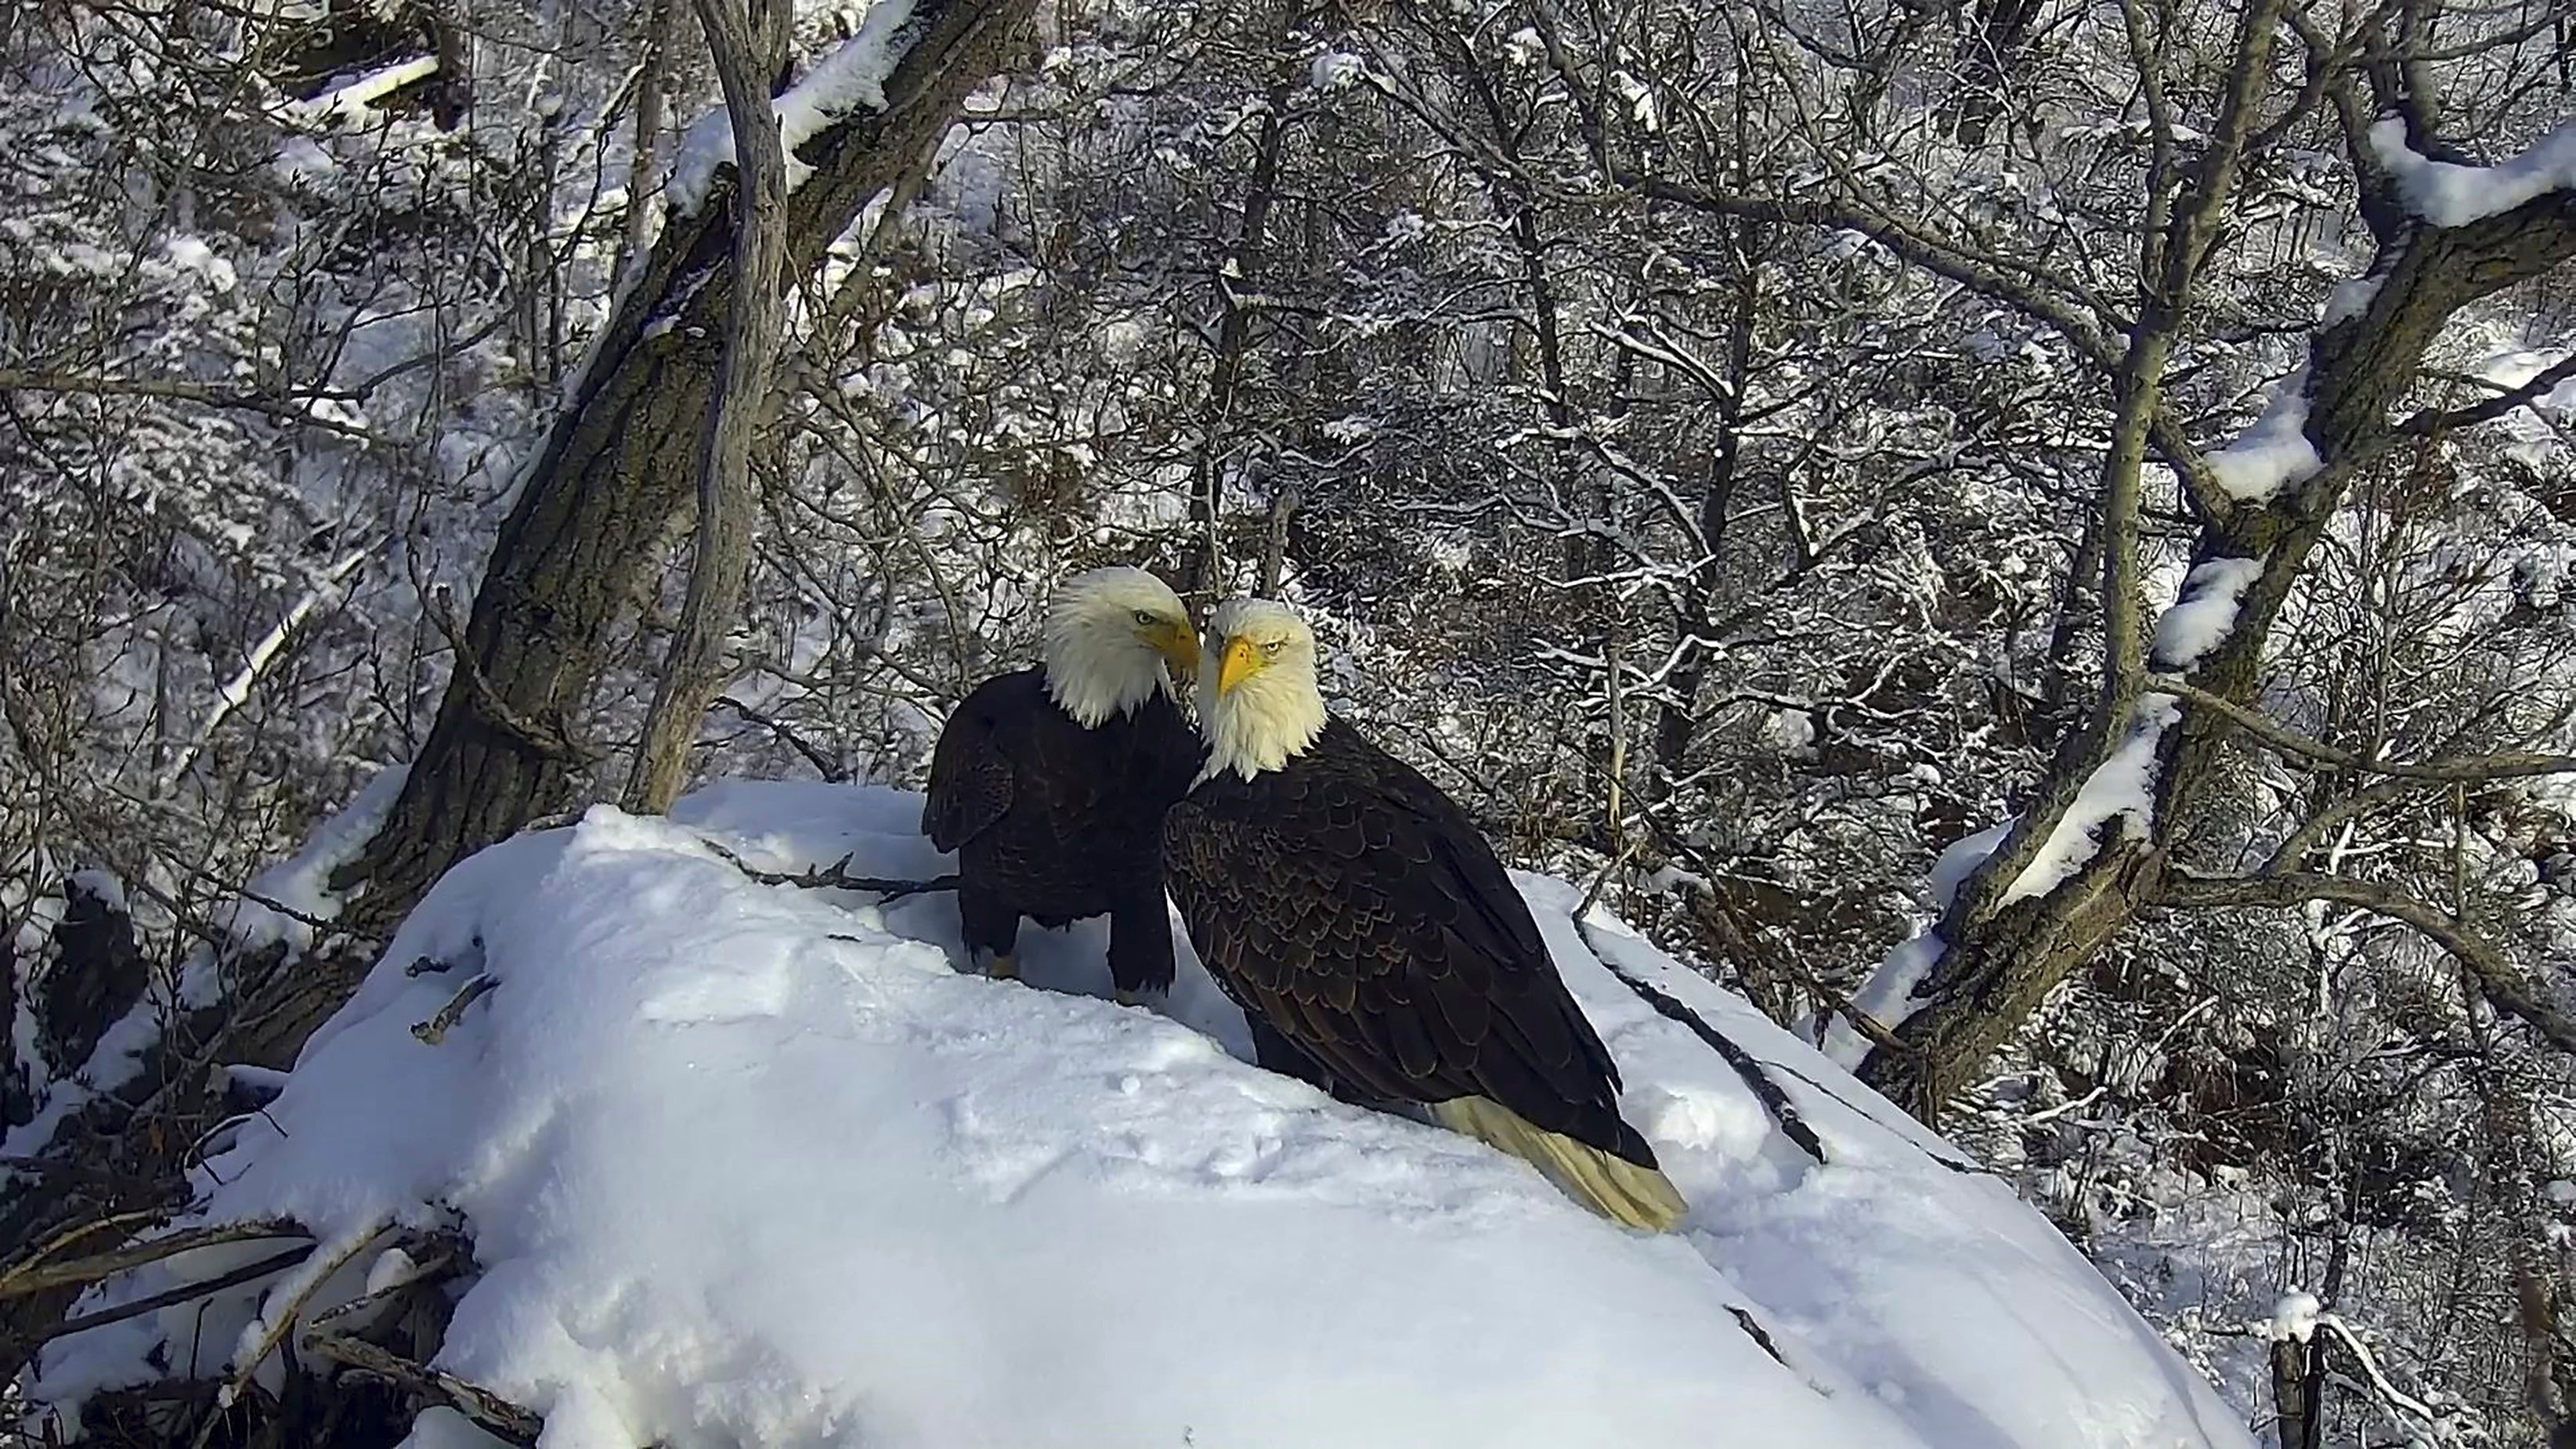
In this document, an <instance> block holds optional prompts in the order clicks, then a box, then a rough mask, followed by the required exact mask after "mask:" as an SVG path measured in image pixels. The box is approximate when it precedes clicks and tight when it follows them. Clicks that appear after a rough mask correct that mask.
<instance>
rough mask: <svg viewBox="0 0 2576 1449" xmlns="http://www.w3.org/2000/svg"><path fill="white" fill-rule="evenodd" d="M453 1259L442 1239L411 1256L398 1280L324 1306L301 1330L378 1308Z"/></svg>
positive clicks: (428, 1278)
mask: <svg viewBox="0 0 2576 1449" xmlns="http://www.w3.org/2000/svg"><path fill="white" fill-rule="evenodd" d="M456 1259H457V1250H456V1248H455V1247H454V1246H453V1245H452V1244H449V1243H444V1242H442V1243H440V1244H439V1245H438V1246H437V1247H436V1248H434V1249H433V1250H432V1251H431V1252H430V1254H429V1255H428V1256H427V1257H424V1258H416V1259H414V1260H413V1261H412V1270H411V1271H410V1272H409V1273H406V1274H404V1275H403V1277H402V1281H400V1282H398V1283H388V1284H386V1285H385V1286H384V1287H382V1288H378V1289H376V1290H375V1291H373V1292H371V1293H362V1294H360V1295H358V1296H357V1297H355V1298H352V1299H350V1300H349V1301H348V1302H346V1303H343V1304H341V1305H339V1306H338V1307H336V1308H326V1309H324V1310H322V1311H321V1312H319V1313H316V1314H314V1315H313V1317H312V1319H311V1321H309V1322H307V1323H306V1324H305V1325H304V1332H305V1334H306V1335H307V1336H309V1335H311V1334H314V1333H318V1332H320V1331H322V1330H323V1329H326V1328H328V1327H330V1326H331V1325H332V1324H334V1323H337V1322H339V1321H340V1320H342V1319H344V1318H355V1317H357V1316H358V1315H360V1314H363V1313H365V1312H366V1311H367V1310H369V1309H371V1308H379V1307H382V1306H383V1305H385V1304H387V1303H391V1302H392V1301H393V1300H395V1299H397V1298H400V1297H401V1296H402V1295H403V1294H405V1293H407V1292H409V1291H410V1290H412V1289H414V1288H417V1287H419V1286H420V1285H421V1284H423V1283H427V1282H431V1281H433V1280H435V1279H436V1278H437V1277H438V1276H439V1275H440V1274H442V1273H445V1272H446V1271H447V1270H448V1268H450V1267H451V1266H453V1265H454V1264H455V1262H456ZM298 1341H299V1342H301V1341H302V1340H301V1339H299V1340H298Z"/></svg>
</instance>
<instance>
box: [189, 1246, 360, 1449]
mask: <svg viewBox="0 0 2576 1449" xmlns="http://www.w3.org/2000/svg"><path fill="white" fill-rule="evenodd" d="M389 1226H391V1224H390V1223H389V1222H388V1221H387V1220H386V1219H384V1218H381V1217H380V1218H377V1219H376V1220H375V1221H374V1222H373V1223H371V1224H370V1225H369V1226H368V1227H367V1229H366V1231H364V1232H361V1233H356V1234H353V1235H352V1236H351V1237H350V1239H349V1241H348V1242H346V1243H344V1244H342V1245H341V1246H339V1247H337V1248H334V1249H332V1250H331V1256H330V1257H328V1258H325V1259H323V1260H322V1264H321V1266H320V1267H319V1268H316V1269H314V1270H313V1271H312V1273H311V1276H309V1277H308V1278H306V1279H305V1282H304V1286H303V1287H301V1288H298V1289H296V1290H295V1296H294V1297H292V1298H290V1299H288V1300H287V1301H286V1303H285V1306H283V1307H282V1308H279V1309H276V1310H274V1311H271V1312H265V1313H264V1316H265V1317H266V1318H267V1319H268V1331H267V1332H266V1333H263V1334H261V1335H260V1337H259V1343H258V1345H257V1346H256V1347H254V1348H252V1349H251V1351H250V1353H249V1354H247V1355H246V1356H244V1357H243V1359H242V1361H241V1362H240V1363H238V1364H235V1365H233V1375H232V1377H231V1378H230V1379H229V1380H227V1381H226V1382H225V1384H224V1386H223V1387H222V1388H221V1389H219V1390H217V1391H216V1393H215V1412H214V1413H212V1414H209V1415H207V1416H206V1423H205V1427H204V1428H202V1429H199V1430H198V1431H197V1443H196V1449H205V1446H206V1445H207V1444H208V1443H209V1442H211V1441H212V1440H213V1438H214V1434H215V1430H216V1428H217V1427H218V1426H220V1425H221V1424H222V1423H223V1421H224V1415H223V1411H224V1410H226V1409H229V1408H231V1407H232V1406H233V1405H234V1404H236V1403H238V1402H240V1400H241V1392H242V1390H243V1389H245V1388H248V1387H249V1386H250V1380H251V1375H253V1374H255V1373H257V1372H259V1366H260V1365H261V1364H263V1363H266V1362H268V1356H269V1355H270V1354H272V1353H275V1352H276V1351H277V1346H278V1345H279V1344H281V1343H283V1342H285V1341H286V1335H287V1333H288V1332H289V1331H290V1330H292V1329H293V1328H294V1327H295V1320H296V1319H298V1318H300V1317H302V1316H303V1314H304V1305H305V1304H307V1303H310V1302H312V1301H313V1295H314V1294H316V1293H318V1292H320V1291H321V1290H322V1285H323V1284H325V1283H327V1282H329V1281H331V1275H333V1274H334V1273H337V1272H339V1271H340V1270H341V1269H342V1268H345V1267H347V1266H348V1265H349V1264H350V1263H351V1262H353V1261H355V1260H356V1259H357V1256H358V1255H359V1254H360V1253H363V1252H365V1251H366V1250H367V1247H368V1245H369V1244H371V1243H373V1242H375V1240H376V1239H378V1238H380V1237H383V1236H384V1232H385V1229H386V1228H387V1227H389Z"/></svg>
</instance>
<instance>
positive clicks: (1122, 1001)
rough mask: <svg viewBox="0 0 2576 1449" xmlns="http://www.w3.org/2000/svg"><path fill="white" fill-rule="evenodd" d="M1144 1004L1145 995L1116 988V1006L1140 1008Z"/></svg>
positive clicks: (1124, 988)
mask: <svg viewBox="0 0 2576 1449" xmlns="http://www.w3.org/2000/svg"><path fill="white" fill-rule="evenodd" d="M1144 1002H1145V994H1144V993H1143V992H1141V991H1130V990H1128V989H1127V988H1126V987H1124V986H1121V987H1119V988H1118V1004H1119V1005H1120V1006H1141V1005H1143V1004H1144Z"/></svg>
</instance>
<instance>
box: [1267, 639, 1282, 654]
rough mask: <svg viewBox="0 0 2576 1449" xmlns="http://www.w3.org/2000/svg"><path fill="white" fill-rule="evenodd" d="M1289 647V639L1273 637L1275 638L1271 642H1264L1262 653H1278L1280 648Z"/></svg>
mask: <svg viewBox="0 0 2576 1449" xmlns="http://www.w3.org/2000/svg"><path fill="white" fill-rule="evenodd" d="M1287 647H1288V641H1287V640H1285V639H1273V640H1271V641H1270V642H1269V643H1267V644H1264V645H1262V646H1261V652H1262V653H1264V654H1276V653H1278V652H1279V651H1280V650H1282V649H1285V648H1287Z"/></svg>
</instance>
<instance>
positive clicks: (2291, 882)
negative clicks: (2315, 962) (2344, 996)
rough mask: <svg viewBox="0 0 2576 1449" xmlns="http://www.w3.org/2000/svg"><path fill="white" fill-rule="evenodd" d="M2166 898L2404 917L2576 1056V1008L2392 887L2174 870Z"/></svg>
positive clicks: (2190, 903) (2458, 924) (2500, 1000)
mask: <svg viewBox="0 0 2576 1449" xmlns="http://www.w3.org/2000/svg"><path fill="white" fill-rule="evenodd" d="M2162 900H2163V902H2164V903H2165V904H2167V905H2173V906H2181V907H2186V908H2191V909H2206V908H2208V907H2212V906H2295V905H2302V904H2304V903H2306V902H2309V901H2331V902H2333V903H2334V904H2336V905H2345V906H2358V907H2360V908H2361V909H2363V910H2366V911H2370V912H2373V913H2375V914H2378V915H2382V916H2386V917H2388V918H2389V919H2390V920H2392V921H2400V922H2403V923H2404V924H2406V925H2409V926H2412V927H2414V928H2415V929H2416V930H2418V931H2421V932H2422V933H2424V935H2425V937H2426V938H2428V939H2430V940H2431V941H2432V942H2433V943H2434V944H2436V945H2438V946H2440V947H2441V948H2442V949H2443V950H2445V951H2448V952H2449V953H2451V956H2452V958H2453V959H2455V960H2457V961H2458V962H2459V963H2460V964H2461V965H2462V966H2464V967H2467V968H2468V971H2469V974H2470V976H2472V977H2473V978H2475V980H2476V981H2477V985H2478V990H2479V992H2480V993H2481V994H2482V995H2484V996H2485V997H2486V999H2487V1000H2488V1001H2490V1002H2492V1003H2494V1004H2495V1008H2496V1010H2498V1011H2501V1012H2503V1013H2505V1014H2506V1015H2508V1016H2511V1017H2514V1018H2515V1019H2517V1020H2519V1021H2521V1022H2523V1023H2524V1024H2525V1025H2527V1026H2529V1027H2531V1028H2532V1029H2533V1030H2535V1031H2537V1032H2539V1033H2540V1034H2541V1035H2542V1036H2543V1037H2545V1038H2547V1039H2548V1041H2549V1044H2550V1045H2552V1046H2554V1047H2556V1048H2558V1049H2559V1050H2560V1051H2562V1052H2567V1053H2569V1054H2571V1055H2576V1013H2570V1012H2569V1011H2568V1010H2567V1009H2566V1008H2565V1007H2562V1006H2559V1005H2557V1004H2555V1003H2553V1002H2551V1001H2549V1000H2548V999H2547V998H2546V997H2544V996H2543V995H2541V993H2540V990H2539V988H2538V987H2536V986H2535V985H2534V984H2533V983H2532V982H2530V981H2529V980H2527V979H2525V977H2524V976H2523V974H2522V972H2521V970H2520V969H2518V968H2517V967H2515V965H2514V964H2513V962H2512V961H2511V960H2509V959H2508V958H2507V957H2506V956H2505V954H2504V952H2503V950H2502V949H2501V948H2499V947H2498V946H2497V945H2496V944H2495V943H2494V942H2492V941H2490V940H2488V939H2487V938H2486V937H2484V936H2482V935H2480V934H2479V933H2478V932H2477V931H2475V930H2474V929H2472V928H2471V927H2470V926H2469V925H2468V924H2467V923H2465V922H2463V921H2461V920H2460V919H2459V918H2458V917H2457V916H2454V915H2452V914H2450V913H2449V912H2447V911H2444V910H2442V909H2440V908H2439V907H2436V906H2433V905H2429V904H2427V903H2426V902H2424V901H2421V900H2418V899H2416V898H2415V897H2413V896H2410V895H2407V894H2406V893H2404V892H2402V891H2399V890H2396V889H2394V888H2393V887H2389V886H2384V885H2379V884H2377V883H2375V882H2371V881H2363V880H2353V879H2351V878H2349V877H2346V876H2335V875H2321V874H2316V873H2313V872H2304V871H2293V872H2285V873H2283V874H2280V875H2262V876H2248V877H2242V878H2236V879H2224V880H2221V879H2211V878H2209V877H2205V876H2193V875H2187V874H2182V873H2179V872H2176V873H2171V874H2168V875H2167V877H2166V879H2165V887H2164V892H2163V896H2162Z"/></svg>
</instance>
